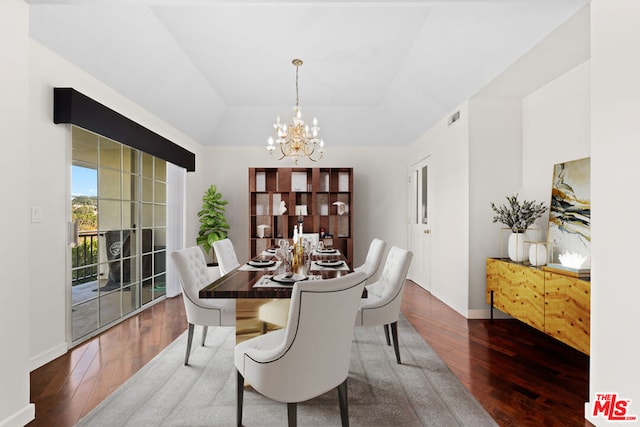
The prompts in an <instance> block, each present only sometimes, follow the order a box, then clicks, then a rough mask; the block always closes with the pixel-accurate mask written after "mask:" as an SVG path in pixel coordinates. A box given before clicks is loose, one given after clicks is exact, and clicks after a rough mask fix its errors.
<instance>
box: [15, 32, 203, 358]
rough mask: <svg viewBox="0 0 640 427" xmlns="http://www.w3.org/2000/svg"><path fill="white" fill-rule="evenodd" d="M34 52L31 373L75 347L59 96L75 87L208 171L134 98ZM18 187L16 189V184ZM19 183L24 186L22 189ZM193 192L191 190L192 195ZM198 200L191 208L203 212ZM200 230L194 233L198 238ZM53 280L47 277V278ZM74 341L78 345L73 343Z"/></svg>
mask: <svg viewBox="0 0 640 427" xmlns="http://www.w3.org/2000/svg"><path fill="white" fill-rule="evenodd" d="M28 52H29V61H30V64H29V90H30V93H29V97H28V100H29V129H30V135H29V145H28V147H29V156H30V162H29V163H30V166H31V170H30V171H29V175H28V177H26V178H25V179H24V180H23V182H25V183H28V186H25V187H23V188H22V189H21V190H22V192H23V193H25V194H28V197H29V205H30V206H37V207H40V208H41V209H42V212H43V221H42V222H41V223H37V224H29V231H30V232H29V239H28V243H29V256H28V257H27V259H28V260H29V268H28V270H29V271H30V278H31V280H30V285H29V289H30V294H31V297H30V301H29V304H28V307H29V318H30V322H31V325H32V328H31V333H30V336H29V339H30V359H31V368H32V369H34V368H36V367H38V366H40V365H42V364H44V363H46V362H48V361H50V360H52V359H53V358H55V357H57V356H59V355H61V354H64V352H66V350H67V347H68V344H69V343H68V342H67V308H66V307H67V304H68V302H69V300H70V297H69V292H70V291H69V288H68V285H67V278H66V273H67V269H66V268H65V254H66V253H67V251H68V247H67V245H66V243H65V229H66V222H67V220H68V217H67V215H68V213H67V200H68V199H67V198H68V197H70V195H69V171H68V164H67V143H68V141H67V139H68V126H67V125H56V124H54V123H53V120H52V118H53V88H54V87H73V88H75V89H76V90H78V91H80V92H82V93H84V94H85V95H87V96H89V97H91V98H93V99H95V100H96V101H98V102H100V103H102V104H104V105H106V106H108V107H110V108H112V109H114V110H116V111H118V112H119V113H121V114H123V115H125V116H127V117H129V118H130V119H132V120H134V121H136V122H138V123H140V124H141V125H143V126H145V127H147V128H149V129H151V130H153V131H154V132H157V133H158V134H161V135H162V136H164V137H166V138H168V139H169V140H171V141H174V142H175V143H177V144H179V145H181V146H183V147H185V148H186V149H188V150H190V151H192V152H194V153H196V162H197V163H196V170H197V171H199V170H202V169H204V167H203V162H202V159H201V156H200V155H199V153H200V146H199V145H198V144H197V143H196V142H195V141H193V140H191V139H190V138H188V137H186V136H185V135H184V134H182V133H180V132H178V131H177V130H175V129H173V128H172V127H170V126H168V125H167V124H165V123H164V122H162V121H161V120H159V119H158V118H156V117H154V116H153V115H151V114H150V113H148V112H147V111H145V110H143V109H141V108H140V107H138V106H137V105H135V104H134V103H132V102H131V101H130V100H128V99H127V98H125V97H123V96H121V95H119V94H118V93H116V92H115V91H113V90H112V89H111V88H109V87H108V86H106V85H104V84H103V83H100V82H99V81H97V80H96V79H94V78H93V77H92V76H90V75H88V74H87V73H85V72H83V71H82V70H80V69H79V68H77V67H76V66H74V65H72V64H70V63H69V62H67V61H66V60H64V59H62V58H61V57H59V56H58V55H56V54H54V53H53V52H51V51H49V50H48V49H47V48H45V47H43V46H42V45H40V44H39V43H37V42H35V41H33V40H31V41H30V44H29V46H28ZM188 175H189V176H188V179H187V181H188V182H187V186H188V187H187V188H188V189H189V188H191V187H199V186H200V182H199V181H200V179H201V175H202V174H201V173H199V172H196V173H189V174H188ZM14 182H16V181H15V180H14ZM18 182H19V181H18ZM188 191H189V190H188ZM197 208H199V206H196V205H195V204H194V202H193V200H191V199H190V203H189V205H188V207H187V211H188V212H190V213H191V214H194V212H197V211H196V209H197ZM192 228H193V227H192V226H190V227H189V228H188V230H190V231H191V232H193V231H192ZM44 272H46V274H45V273H44ZM69 339H70V338H69Z"/></svg>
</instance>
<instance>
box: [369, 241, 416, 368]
mask: <svg viewBox="0 0 640 427" xmlns="http://www.w3.org/2000/svg"><path fill="white" fill-rule="evenodd" d="M412 257H413V253H411V252H410V251H407V250H405V249H401V248H398V247H396V246H394V247H392V248H391V250H390V251H389V254H388V255H387V260H386V261H385V264H384V268H383V269H382V274H381V275H380V278H379V279H378V280H377V281H375V282H374V283H371V284H369V285H367V286H366V288H367V298H365V299H363V300H362V302H361V304H360V308H359V309H358V315H357V316H356V325H357V326H375V325H383V326H384V334H385V338H386V340H387V345H391V343H390V341H389V327H391V335H392V336H393V348H394V350H395V353H396V362H398V364H400V363H401V362H400V348H399V346H398V317H399V316H400V303H401V302H402V291H403V289H404V282H405V279H406V278H407V272H408V271H409V265H410V264H411V258H412Z"/></svg>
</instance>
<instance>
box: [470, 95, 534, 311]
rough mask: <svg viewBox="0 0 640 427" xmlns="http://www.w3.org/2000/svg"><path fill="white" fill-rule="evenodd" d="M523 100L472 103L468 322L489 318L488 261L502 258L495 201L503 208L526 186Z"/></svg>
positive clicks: (505, 99) (500, 225)
mask: <svg viewBox="0 0 640 427" xmlns="http://www.w3.org/2000/svg"><path fill="white" fill-rule="evenodd" d="M521 105H522V104H521V102H520V100H519V99H512V98H499V99H496V98H473V99H471V100H470V101H469V277H468V286H469V301H468V310H467V311H466V312H465V313H466V315H467V317H469V318H487V317H489V308H488V307H489V306H488V305H487V303H486V259H487V257H499V256H500V238H501V237H503V234H501V233H502V232H501V231H500V229H501V228H502V227H503V225H502V224H493V223H492V220H493V210H492V209H491V202H495V203H497V204H502V203H504V202H505V201H506V200H505V197H506V196H507V195H511V194H514V193H516V192H518V189H519V188H520V186H521V184H522V142H521V141H522V106H521Z"/></svg>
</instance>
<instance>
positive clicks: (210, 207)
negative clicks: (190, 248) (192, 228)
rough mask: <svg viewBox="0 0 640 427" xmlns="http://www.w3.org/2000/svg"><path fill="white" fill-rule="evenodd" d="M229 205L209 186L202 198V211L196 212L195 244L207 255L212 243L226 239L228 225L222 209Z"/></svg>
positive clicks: (212, 186) (214, 187)
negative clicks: (197, 225)
mask: <svg viewBox="0 0 640 427" xmlns="http://www.w3.org/2000/svg"><path fill="white" fill-rule="evenodd" d="M227 203H229V202H227V201H226V200H224V199H223V198H222V194H220V193H219V192H218V190H217V188H216V186H215V185H213V184H212V185H211V187H209V188H208V189H207V191H205V193H204V195H203V196H202V210H201V211H200V212H198V218H200V230H199V231H198V237H197V238H196V243H197V244H198V245H200V246H202V248H203V249H204V251H205V252H206V253H207V254H209V253H210V252H211V249H212V248H213V243H214V242H217V241H218V240H223V239H226V238H227V230H229V223H228V222H227V219H226V218H225V216H224V209H225V208H224V207H225V205H226V204H227Z"/></svg>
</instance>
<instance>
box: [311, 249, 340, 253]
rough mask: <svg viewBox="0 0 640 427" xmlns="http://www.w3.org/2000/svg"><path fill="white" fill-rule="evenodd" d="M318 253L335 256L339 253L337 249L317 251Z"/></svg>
mask: <svg viewBox="0 0 640 427" xmlns="http://www.w3.org/2000/svg"><path fill="white" fill-rule="evenodd" d="M316 252H318V253H319V254H335V253H336V252H338V250H337V249H333V248H331V249H328V248H327V249H316Z"/></svg>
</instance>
